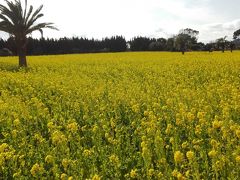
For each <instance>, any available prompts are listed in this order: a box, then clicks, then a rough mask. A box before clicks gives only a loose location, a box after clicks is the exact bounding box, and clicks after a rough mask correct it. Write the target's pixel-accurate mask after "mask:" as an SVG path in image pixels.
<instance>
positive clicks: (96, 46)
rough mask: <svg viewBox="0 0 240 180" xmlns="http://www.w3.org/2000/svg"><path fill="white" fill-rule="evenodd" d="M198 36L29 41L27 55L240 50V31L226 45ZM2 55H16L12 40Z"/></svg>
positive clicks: (2, 44)
mask: <svg viewBox="0 0 240 180" xmlns="http://www.w3.org/2000/svg"><path fill="white" fill-rule="evenodd" d="M198 34H199V32H198V31H196V30H193V29H190V28H186V29H182V30H180V31H179V33H178V34H177V35H175V36H172V37H170V38H149V37H141V36H137V37H134V38H132V39H131V40H130V41H127V40H126V39H125V38H124V37H123V36H113V37H110V38H103V39H102V40H97V39H87V38H83V37H80V38H79V37H72V38H67V37H64V38H59V39H53V38H43V37H42V38H40V39H34V38H31V37H28V38H27V42H28V43H27V48H26V54H27V55H56V54H77V53H96V52H125V51H179V52H182V54H184V53H185V52H186V51H209V52H211V51H222V52H224V51H225V50H233V49H236V48H238V47H239V44H240V43H239V34H240V31H239V30H238V31H235V32H234V40H233V41H227V40H226V36H225V37H222V38H219V39H217V40H216V41H214V42H209V43H206V44H204V43H202V42H198V39H197V36H198ZM0 49H1V50H0V55H2V56H4V55H11V54H12V55H17V46H16V42H15V40H14V38H13V37H10V38H8V39H7V40H3V39H0Z"/></svg>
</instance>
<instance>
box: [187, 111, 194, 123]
mask: <svg viewBox="0 0 240 180" xmlns="http://www.w3.org/2000/svg"><path fill="white" fill-rule="evenodd" d="M187 119H188V120H189V121H193V120H194V119H195V116H194V114H193V113H191V112H188V113H187Z"/></svg>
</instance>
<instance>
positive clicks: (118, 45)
mask: <svg viewBox="0 0 240 180" xmlns="http://www.w3.org/2000/svg"><path fill="white" fill-rule="evenodd" d="M103 41H104V44H105V47H104V48H105V49H108V50H109V51H110V52H122V51H126V49H127V42H126V40H125V38H124V37H122V36H113V37H111V38H105V39H104V40H103Z"/></svg>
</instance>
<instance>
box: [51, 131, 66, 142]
mask: <svg viewBox="0 0 240 180" xmlns="http://www.w3.org/2000/svg"><path fill="white" fill-rule="evenodd" d="M66 141H67V139H66V137H65V135H64V134H63V133H62V132H60V131H54V132H53V134H52V143H53V144H55V145H58V144H62V143H65V142H66Z"/></svg>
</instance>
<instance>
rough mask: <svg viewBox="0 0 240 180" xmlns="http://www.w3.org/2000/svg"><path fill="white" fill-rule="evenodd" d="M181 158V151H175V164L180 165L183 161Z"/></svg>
mask: <svg viewBox="0 0 240 180" xmlns="http://www.w3.org/2000/svg"><path fill="white" fill-rule="evenodd" d="M183 158H184V156H183V153H181V151H176V152H175V153H174V161H175V162H176V163H181V162H182V161H183Z"/></svg>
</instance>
